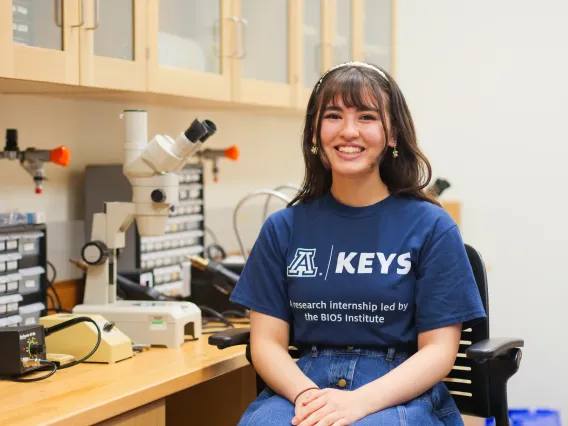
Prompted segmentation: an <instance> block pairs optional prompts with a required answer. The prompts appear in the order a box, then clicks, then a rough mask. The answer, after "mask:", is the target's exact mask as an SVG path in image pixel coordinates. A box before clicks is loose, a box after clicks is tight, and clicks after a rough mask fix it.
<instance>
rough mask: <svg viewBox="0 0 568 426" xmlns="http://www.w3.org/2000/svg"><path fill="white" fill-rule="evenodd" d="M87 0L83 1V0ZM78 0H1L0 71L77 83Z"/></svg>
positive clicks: (81, 19) (81, 22)
mask: <svg viewBox="0 0 568 426" xmlns="http://www.w3.org/2000/svg"><path fill="white" fill-rule="evenodd" d="M85 1H86V0H85ZM80 3H81V1H80V0H43V1H37V0H0V28H1V29H0V49H1V51H2V59H0V62H1V63H0V74H2V75H7V76H10V77H15V78H18V79H22V80H33V81H45V82H52V83H63V84H77V83H78V82H79V58H78V56H79V31H80V27H81V26H82V25H84V24H85V15H84V13H83V8H81V7H80Z"/></svg>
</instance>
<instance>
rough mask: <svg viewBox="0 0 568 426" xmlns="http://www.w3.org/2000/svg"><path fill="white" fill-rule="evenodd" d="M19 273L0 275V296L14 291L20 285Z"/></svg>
mask: <svg viewBox="0 0 568 426" xmlns="http://www.w3.org/2000/svg"><path fill="white" fill-rule="evenodd" d="M21 278H22V277H21V275H20V274H8V275H0V296H3V295H5V294H11V293H16V292H17V291H18V289H19V287H20V279H21Z"/></svg>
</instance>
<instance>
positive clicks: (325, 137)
mask: <svg viewBox="0 0 568 426" xmlns="http://www.w3.org/2000/svg"><path fill="white" fill-rule="evenodd" d="M302 149H303V154H304V160H305V165H306V174H305V179H304V183H303V188H302V191H301V192H300V193H299V194H298V196H297V197H296V199H295V200H294V201H293V202H292V203H291V205H290V206H288V208H286V209H283V210H281V211H278V212H276V213H274V214H273V215H271V216H270V217H269V219H268V220H267V221H266V222H265V223H264V225H263V227H262V230H261V231H260V234H259V236H258V239H257V241H256V242H255V244H254V246H253V249H252V251H251V254H250V257H249V258H248V260H247V263H246V266H245V268H244V270H243V273H242V275H241V278H240V280H239V282H238V284H237V286H236V288H235V291H234V292H233V294H232V301H234V302H236V303H239V304H241V305H243V306H245V307H247V308H248V309H250V319H251V354H252V359H253V363H254V366H255V369H256V371H257V372H258V374H259V375H260V376H261V377H262V379H263V380H264V381H265V382H266V384H267V388H266V389H265V390H264V391H263V392H262V393H261V395H259V397H258V398H257V399H256V400H255V401H254V402H253V403H252V404H251V405H250V406H249V408H248V409H247V411H246V412H245V414H244V416H243V418H242V419H241V422H240V423H239V425H241V426H252V425H258V426H270V425H275V426H276V425H278V426H280V425H282V426H285V425H290V424H292V425H300V426H308V425H318V426H323V425H334V426H339V425H341V426H343V425H369V426H370V425H373V426H381V425H388V426H393V425H399V424H400V425H417V426H418V425H419V426H429V425H461V424H463V423H462V420H461V416H460V413H459V412H458V410H457V407H456V405H455V403H454V401H453V399H452V397H451V395H450V393H449V392H448V389H447V387H446V386H445V385H444V383H443V382H442V379H443V378H444V377H446V376H447V375H448V373H449V372H450V370H451V368H452V366H453V363H454V361H455V358H456V354H457V351H458V347H459V340H460V333H461V330H462V326H463V327H469V326H471V325H472V324H473V323H474V322H476V321H478V320H481V319H483V318H484V317H485V312H484V309H483V306H482V303H481V300H480V296H479V293H478V290H477V285H476V283H475V280H474V277H473V273H472V270H471V267H470V264H469V261H468V258H467V255H466V252H465V248H464V245H463V241H462V238H461V235H460V233H459V230H458V228H457V226H456V224H455V222H454V221H453V220H452V219H451V217H450V216H449V215H448V214H447V213H446V212H445V211H444V210H443V209H442V208H441V207H440V206H439V204H438V203H437V202H436V201H434V200H432V199H430V198H429V197H428V196H427V195H426V193H425V192H424V191H423V189H424V188H425V187H426V185H428V183H429V181H430V177H431V170H430V165H429V163H428V160H427V159H426V157H425V156H424V155H423V154H422V152H421V151H420V149H419V148H418V146H417V143H416V134H415V131H414V125H413V121H412V118H411V115H410V112H409V110H408V107H407V105H406V102H405V99H404V97H403V95H402V93H401V91H400V89H399V87H398V86H397V84H396V83H395V82H394V80H393V79H392V77H390V76H389V75H388V74H387V73H386V72H385V71H383V70H382V69H380V68H379V67H376V66H372V65H369V64H366V63H360V62H356V63H353V62H349V63H344V64H340V65H337V66H335V67H333V68H331V69H330V70H329V71H328V72H327V73H325V74H324V75H323V76H322V78H321V79H320V81H319V82H318V83H317V84H316V86H315V88H314V90H313V93H312V95H311V98H310V101H309V103H308V107H307V114H306V121H305V126H304V134H303V143H302ZM289 345H293V346H295V347H297V348H299V349H300V350H302V351H303V352H302V353H303V354H302V356H301V358H300V359H299V360H298V361H297V362H295V361H294V360H293V359H292V358H291V357H290V356H289V355H288V347H289Z"/></svg>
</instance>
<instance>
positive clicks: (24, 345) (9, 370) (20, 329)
mask: <svg viewBox="0 0 568 426" xmlns="http://www.w3.org/2000/svg"><path fill="white" fill-rule="evenodd" d="M84 321H88V322H90V323H92V324H94V326H95V329H96V331H97V339H96V340H97V341H96V343H95V344H94V347H93V348H92V350H91V351H90V352H89V353H87V354H86V355H85V356H83V357H82V358H81V359H78V360H76V361H73V362H71V363H68V364H65V365H60V366H58V365H57V364H55V363H54V362H52V361H49V360H47V351H46V346H45V342H46V338H47V337H48V336H50V335H52V334H53V333H57V332H60V331H62V330H64V329H66V328H68V327H71V326H73V325H76V324H80V323H82V322H84ZM100 343H101V330H100V328H99V326H98V324H97V323H96V322H95V321H94V320H92V319H91V318H89V317H87V316H75V317H73V318H70V319H68V320H66V321H63V322H60V323H58V324H54V325H53V326H52V327H44V326H43V325H28V326H14V327H5V328H0V347H1V348H2V351H1V354H0V376H1V377H2V378H5V379H8V380H13V381H17V382H35V381H38V380H43V379H46V378H48V377H50V376H51V375H53V374H54V373H55V372H56V371H57V370H58V369H61V370H62V369H64V368H69V367H73V366H74V365H77V364H79V363H82V362H84V361H85V360H87V359H89V358H90V357H91V356H92V355H93V354H94V353H95V352H96V350H97V349H98V347H99V344H100ZM45 365H51V366H52V370H51V372H50V373H48V374H45V375H43V376H40V377H34V378H28V379H26V378H22V377H19V376H22V375H24V374H26V373H30V372H33V371H35V370H39V369H43V367H44V366H45Z"/></svg>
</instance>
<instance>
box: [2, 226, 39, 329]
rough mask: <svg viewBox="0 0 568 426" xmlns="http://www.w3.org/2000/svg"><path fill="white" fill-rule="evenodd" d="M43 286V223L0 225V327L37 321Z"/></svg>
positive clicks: (32, 323) (35, 322)
mask: <svg viewBox="0 0 568 426" xmlns="http://www.w3.org/2000/svg"><path fill="white" fill-rule="evenodd" d="M47 288H48V279H47V232H46V225H45V224H29V225H12V226H5V227H0V327H5V326H14V325H35V324H37V323H38V319H39V317H40V316H41V315H44V314H45V309H46V306H47V297H48V296H47Z"/></svg>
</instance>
